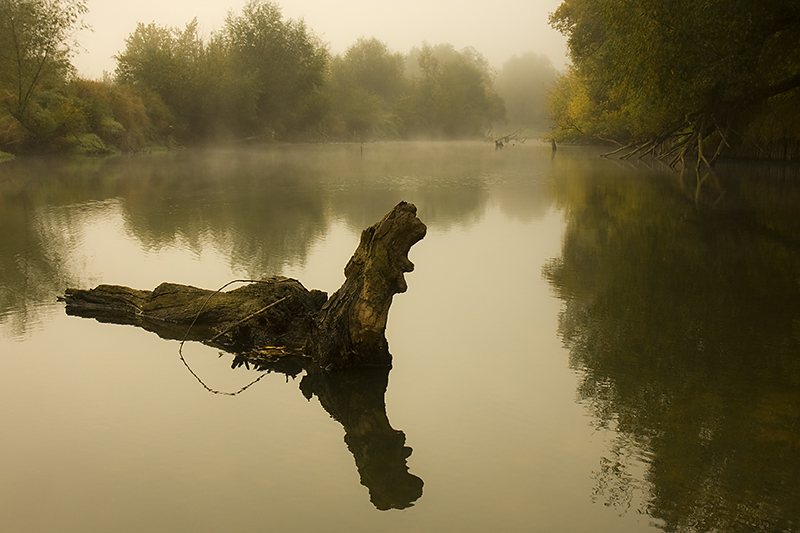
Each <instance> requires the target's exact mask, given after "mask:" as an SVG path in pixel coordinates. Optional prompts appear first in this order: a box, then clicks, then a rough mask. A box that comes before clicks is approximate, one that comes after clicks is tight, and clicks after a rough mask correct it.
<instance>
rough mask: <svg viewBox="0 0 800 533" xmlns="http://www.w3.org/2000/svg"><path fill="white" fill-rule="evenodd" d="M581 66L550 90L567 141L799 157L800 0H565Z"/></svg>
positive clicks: (699, 153) (700, 157) (679, 156)
mask: <svg viewBox="0 0 800 533" xmlns="http://www.w3.org/2000/svg"><path fill="white" fill-rule="evenodd" d="M550 23H551V25H552V26H553V27H554V28H555V29H557V30H559V31H560V32H562V33H563V34H564V35H566V36H567V38H568V50H569V55H570V58H571V59H572V65H571V67H570V69H569V70H568V71H567V72H565V73H564V74H562V75H561V76H560V77H559V79H558V81H557V84H556V88H555V90H554V91H553V94H552V97H551V100H550V111H551V117H552V119H553V120H554V123H555V124H556V126H555V129H554V138H555V140H559V141H587V140H588V141H598V140H601V141H607V142H612V143H616V144H618V145H619V148H620V150H621V152H620V153H622V154H624V155H625V156H630V155H634V154H637V153H638V154H655V155H657V156H659V157H661V158H662V159H663V160H665V161H667V162H668V163H669V164H671V165H678V164H679V163H681V162H683V161H684V160H685V159H687V158H689V157H691V158H692V159H693V160H695V161H696V162H697V165H698V167H699V166H700V165H706V166H709V167H711V166H713V165H714V163H715V162H716V161H717V159H718V158H719V157H720V156H722V155H725V154H728V155H745V156H756V157H767V158H773V159H787V160H789V159H794V160H797V159H800V46H798V43H800V3H798V2H797V1H796V0H763V1H760V2H753V1H752V0H671V1H668V2H664V1H663V0H564V1H563V2H562V3H561V5H560V6H559V7H558V9H557V10H556V11H555V12H554V13H552V14H551V17H550Z"/></svg>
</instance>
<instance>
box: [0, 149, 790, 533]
mask: <svg viewBox="0 0 800 533" xmlns="http://www.w3.org/2000/svg"><path fill="white" fill-rule="evenodd" d="M599 153H600V151H599V150H598V149H593V148H575V147H563V148H559V150H558V151H557V152H555V153H553V152H552V150H551V147H550V146H549V145H545V144H540V143H535V142H532V141H528V142H526V143H524V144H517V145H515V146H511V145H508V146H506V147H505V148H504V149H502V150H496V149H495V147H494V145H492V144H490V143H485V142H468V143H456V142H435V143H417V142H397V143H365V144H363V145H362V144H325V145H302V144H298V145H276V146H269V147H250V148H235V149H223V148H219V149H214V150H182V151H176V152H167V153H154V154H144V155H136V156H117V157H110V158H92V159H89V158H84V159H73V158H37V159H27V158H18V159H17V160H16V161H13V162H11V163H7V164H4V165H3V167H2V169H0V226H2V227H0V236H1V237H0V239H1V240H0V242H2V246H0V401H2V402H3V405H4V406H5V407H4V409H3V410H2V411H0V424H2V427H3V433H2V435H3V436H2V437H1V438H2V447H1V448H0V449H2V450H3V452H4V459H3V461H2V472H3V475H2V476H0V479H1V480H2V481H0V529H2V530H3V531H15V532H24V533H27V532H37V533H38V532H45V531H59V532H72V531H76V532H77V531H81V532H102V531H120V532H124V531H131V532H133V531H137V532H138V531H144V530H147V531H193V532H198V531H209V532H210V531H220V530H225V529H232V528H235V529H237V530H240V531H263V530H276V531H316V530H320V529H324V530H326V531H376V530H380V531H409V530H414V531H443V530H453V531H476V532H477V531H526V532H527V531H608V532H620V531H658V530H663V531H732V530H748V531H781V530H786V531H789V530H793V529H796V527H797V524H798V523H800V503H799V502H800V485H798V483H799V482H798V480H800V459H798V457H800V454H798V453H797V451H798V450H800V411H798V407H797V406H798V405H800V392H798V391H800V336H798V327H797V325H798V324H800V294H799V293H800V285H798V281H797V280H798V278H797V272H798V266H799V265H800V247H799V246H798V243H799V242H800V224H799V223H798V221H797V217H796V210H795V206H796V205H797V204H798V201H800V188H798V187H797V186H796V183H797V177H798V176H797V169H793V168H792V167H776V166H770V165H764V164H736V165H733V164H722V165H721V166H720V167H719V169H718V170H717V172H716V173H715V174H714V175H713V176H711V177H707V178H704V179H703V180H702V182H699V181H698V179H697V176H696V175H694V174H692V173H691V172H686V173H678V172H673V171H671V170H667V169H665V168H663V167H662V166H660V165H658V164H654V163H647V162H646V161H643V162H639V163H636V164H634V163H631V162H620V161H615V160H608V159H601V158H599V157H597V156H598V154H599ZM743 176H746V177H747V179H746V180H745V179H742V177H743ZM401 200H405V201H408V202H411V203H414V204H415V205H416V206H417V208H418V216H419V218H420V219H421V220H422V221H423V222H424V223H425V224H426V225H427V227H428V233H427V235H426V237H425V238H424V239H423V240H422V241H420V242H419V243H418V244H417V245H415V246H414V247H413V248H412V250H411V253H410V254H409V258H410V259H411V260H412V261H413V262H414V264H415V270H414V271H413V272H411V273H408V274H406V281H407V283H408V291H407V292H406V293H404V294H399V295H396V296H395V298H394V302H393V305H392V308H391V311H390V314H389V323H388V329H387V338H388V341H389V346H390V351H391V352H392V355H393V361H394V364H393V368H392V369H391V371H389V372H388V374H386V373H384V374H380V373H377V374H370V373H366V374H358V375H355V374H354V375H352V376H351V377H342V376H328V377H327V378H325V379H327V380H328V381H326V382H325V384H324V385H325V386H326V387H327V389H325V387H321V386H319V384H318V383H316V384H315V383H313V382H312V381H313V380H312V379H311V378H309V377H308V376H305V375H297V376H289V375H283V374H280V373H275V374H268V375H264V376H262V375H261V374H260V373H259V372H258V371H256V370H253V369H248V368H246V367H245V366H238V367H237V368H231V367H232V365H233V362H234V359H233V356H232V355H231V354H225V353H220V352H219V351H218V350H214V349H211V348H209V347H207V346H204V345H202V344H198V343H187V344H186V345H185V347H184V351H183V355H184V357H185V364H184V361H182V360H181V358H180V356H179V354H178V342H177V341H173V340H165V339H161V338H159V337H158V336H156V335H155V334H153V333H150V332H147V331H144V330H141V329H138V328H134V327H131V326H120V325H113V324H104V323H100V322H97V321H94V320H90V319H85V318H77V317H71V316H67V315H66V314H65V312H64V308H63V304H62V303H59V302H58V301H57V298H58V297H59V296H60V295H62V294H63V292H64V290H65V289H66V288H67V287H76V288H89V287H94V286H96V285H98V284H101V283H111V284H120V285H126V286H130V287H134V288H140V289H152V288H154V287H155V286H156V285H158V284H159V283H161V282H163V281H170V282H176V283H185V284H190V285H195V286H198V287H204V288H209V289H216V288H218V287H221V286H222V285H223V284H225V283H227V282H228V281H230V280H233V279H244V278H247V279H259V278H263V277H266V276H271V275H285V276H290V277H294V278H297V279H299V280H300V281H301V282H302V283H303V284H304V285H305V286H306V287H307V288H309V289H312V288H317V289H322V290H324V291H327V292H328V293H332V292H333V291H335V290H336V289H337V288H338V287H339V286H340V284H341V283H342V281H343V280H344V275H343V268H344V265H345V264H346V262H347V260H348V258H349V257H350V256H351V254H352V253H353V251H354V250H355V248H356V245H357V244H358V240H359V235H360V232H361V230H363V229H364V228H366V227H368V226H370V225H372V224H373V223H375V222H376V221H378V220H379V219H380V218H381V217H382V216H383V215H384V214H386V213H387V212H388V211H389V210H390V209H391V208H392V207H393V206H394V205H395V204H397V203H398V202H399V201H401ZM189 369H191V372H190V371H189ZM192 373H194V374H195V375H193V374H192ZM196 376H197V377H196ZM353 376H354V377H353ZM198 379H201V380H202V382H203V384H204V385H205V387H204V386H203V384H201V383H198ZM256 380H257V381H256ZM253 382H255V383H253ZM304 383H305V384H304ZM251 384H252V385H251ZM245 386H248V388H246V389H245V390H244V391H243V392H241V393H240V394H236V395H233V396H227V395H221V394H213V393H211V392H209V390H208V389H212V390H215V391H224V392H236V391H239V390H241V389H242V388H243V387H245ZM206 387H207V388H206ZM322 390H327V391H328V392H321V391H322ZM309 391H312V392H313V393H310V392H309ZM343 406H347V409H350V410H352V411H351V412H355V413H360V416H362V418H360V420H368V421H370V423H369V424H364V425H363V426H358V425H355V426H354V425H352V424H350V423H349V422H348V421H347V420H344V419H343V417H342V416H340V414H341V412H342V411H341V409H343ZM337 409H338V410H337ZM400 432H402V433H400ZM387 435H388V436H389V437H391V438H388V437H387ZM401 435H402V438H401ZM372 437H376V439H377V440H376V442H377V441H380V442H386V443H389V442H390V441H391V442H392V443H393V444H391V446H390V445H389V444H387V445H386V449H383V448H381V449H380V450H378V451H376V448H370V447H369V446H361V445H360V444H359V443H362V444H363V443H364V442H372V441H370V438H372ZM378 437H380V439H384V440H380V439H378ZM359 438H360V439H362V440H359ZM392 446H394V448H392V449H389V448H391V447H392ZM406 468H407V470H406ZM387 480H389V481H387ZM420 486H421V492H419V491H418V490H416V487H420Z"/></svg>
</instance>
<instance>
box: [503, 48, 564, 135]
mask: <svg viewBox="0 0 800 533" xmlns="http://www.w3.org/2000/svg"><path fill="white" fill-rule="evenodd" d="M556 76H557V72H556V69H555V67H554V66H553V63H552V62H551V61H550V59H549V58H548V57H547V56H543V55H539V54H536V53H534V52H528V53H526V54H523V55H522V56H513V57H512V58H511V59H509V60H508V61H506V62H505V63H503V67H502V68H501V69H500V72H499V73H498V74H497V78H496V79H495V80H494V86H495V90H496V91H497V95H498V96H499V97H500V98H502V99H503V102H505V107H506V118H507V119H508V120H509V122H511V123H512V124H514V125H518V126H524V127H528V128H531V129H534V130H539V131H544V130H547V129H549V128H550V122H549V120H548V117H547V94H548V92H549V91H550V89H551V88H552V86H553V84H554V83H555V79H556Z"/></svg>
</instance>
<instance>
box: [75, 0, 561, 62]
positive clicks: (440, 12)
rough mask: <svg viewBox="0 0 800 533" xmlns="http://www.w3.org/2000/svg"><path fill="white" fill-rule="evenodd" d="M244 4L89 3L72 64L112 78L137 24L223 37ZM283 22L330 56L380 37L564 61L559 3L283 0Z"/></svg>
mask: <svg viewBox="0 0 800 533" xmlns="http://www.w3.org/2000/svg"><path fill="white" fill-rule="evenodd" d="M245 3H246V0H216V1H207V0H88V7H89V13H88V14H87V16H86V17H85V21H86V22H87V23H88V24H89V25H90V26H91V27H92V29H93V31H92V32H83V33H82V34H81V36H80V39H79V40H80V42H81V45H82V48H83V51H82V52H81V53H79V54H78V55H77V57H75V58H74V60H73V64H74V65H75V66H76V67H77V68H78V72H79V73H80V75H82V76H84V77H88V78H99V77H101V76H102V74H103V71H108V72H113V71H114V68H115V67H116V62H115V61H114V59H113V58H112V56H113V55H114V54H117V53H118V52H120V51H121V50H122V49H123V48H124V46H125V38H126V37H127V36H128V35H130V34H131V33H132V32H133V30H134V29H135V28H136V23H137V22H144V23H150V22H155V23H156V24H159V25H162V26H163V25H167V26H179V27H181V28H183V27H184V26H185V25H186V23H187V22H189V21H191V20H192V19H193V18H194V17H197V21H198V25H199V30H200V32H201V35H203V36H205V37H207V36H208V35H209V34H210V33H211V32H213V31H216V30H218V29H219V28H220V27H221V26H222V25H223V22H224V20H225V15H226V14H227V13H228V11H229V10H233V11H234V12H236V13H240V12H241V9H242V6H244V4H245ZM277 3H278V5H280V6H281V8H282V11H283V16H284V19H288V18H291V19H300V18H302V19H304V20H305V21H306V24H307V26H308V27H309V29H310V30H311V31H313V32H314V33H315V34H316V35H317V36H319V37H320V38H321V39H322V40H323V42H325V43H328V46H329V48H330V50H331V52H333V53H342V52H344V51H345V50H346V49H347V48H348V47H349V46H350V45H351V44H353V43H354V42H355V41H356V39H358V38H359V37H377V38H378V39H380V40H381V41H384V42H385V43H386V44H387V45H388V46H389V48H390V49H391V50H392V51H395V52H403V53H405V52H408V51H409V50H410V49H411V47H412V46H419V45H421V44H422V43H423V41H427V42H428V43H430V44H439V43H451V44H452V45H453V46H455V47H456V48H457V49H459V50H460V49H462V48H464V47H466V46H473V47H475V48H476V49H477V50H478V51H479V52H481V53H482V54H483V55H484V56H486V58H487V59H488V60H489V62H490V63H491V64H492V66H494V67H497V68H499V67H500V66H501V65H502V64H503V62H504V61H506V60H507V59H509V58H510V57H511V56H513V55H521V54H523V53H525V52H536V53H539V54H544V55H547V56H548V57H549V58H550V59H551V60H552V61H553V65H555V67H556V68H558V69H561V68H562V67H563V66H564V63H565V61H566V59H565V53H566V52H565V39H564V37H563V36H561V34H559V33H558V32H556V31H555V30H553V29H551V28H550V26H548V24H547V16H548V13H550V12H552V11H554V10H555V9H556V8H557V7H558V6H559V4H560V3H561V0H505V1H499V2H492V1H477V0H458V1H456V0H282V1H278V2H277Z"/></svg>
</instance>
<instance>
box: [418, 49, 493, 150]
mask: <svg viewBox="0 0 800 533" xmlns="http://www.w3.org/2000/svg"><path fill="white" fill-rule="evenodd" d="M407 65H410V69H409V70H410V72H411V76H412V80H413V84H414V87H413V91H412V95H411V97H410V99H409V106H410V110H408V114H409V122H410V123H411V128H412V130H416V131H415V133H423V134H432V135H435V136H439V135H443V136H448V137H469V136H476V135H480V134H482V133H483V132H484V131H485V130H486V129H487V128H489V126H490V125H491V124H492V123H493V122H495V121H498V120H502V119H503V117H504V115H505V109H504V107H503V102H502V100H501V99H500V98H499V97H498V96H497V94H496V93H495V91H494V87H493V80H492V73H491V71H490V69H489V64H488V62H487V61H486V58H485V57H483V55H481V54H480V53H479V52H477V51H476V50H475V49H474V48H465V49H463V50H461V51H456V50H455V49H454V48H453V46H452V45H450V44H445V45H437V46H435V47H434V46H430V45H428V44H424V45H423V46H422V48H413V49H412V50H411V52H410V53H409V58H408V59H407Z"/></svg>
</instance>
